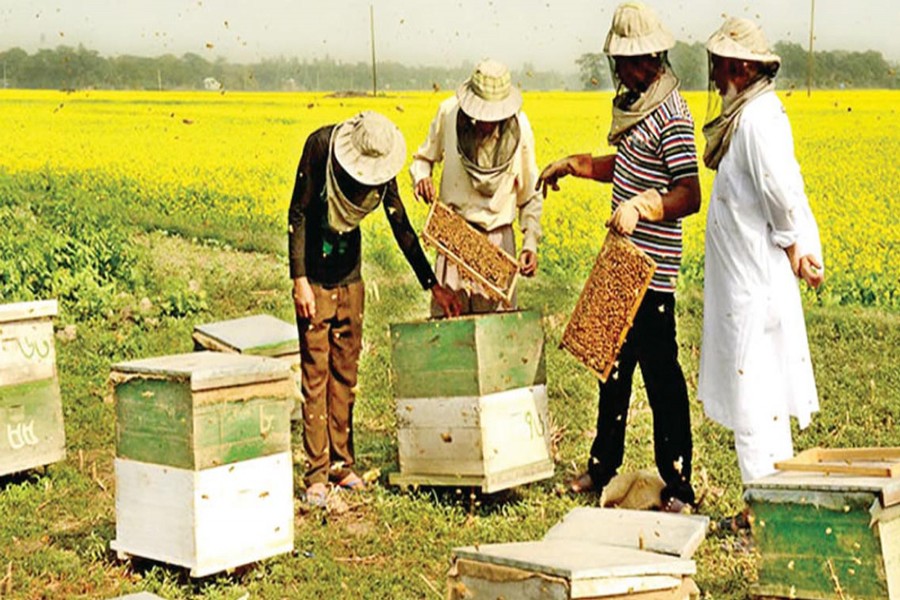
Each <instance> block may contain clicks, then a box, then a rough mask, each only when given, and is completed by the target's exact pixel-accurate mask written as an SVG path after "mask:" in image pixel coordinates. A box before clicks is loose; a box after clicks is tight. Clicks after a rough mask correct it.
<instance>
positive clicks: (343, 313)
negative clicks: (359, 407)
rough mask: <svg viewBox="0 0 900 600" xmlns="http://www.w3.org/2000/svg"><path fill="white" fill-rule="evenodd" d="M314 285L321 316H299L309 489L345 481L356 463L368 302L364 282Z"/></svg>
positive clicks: (318, 310)
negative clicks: (355, 426)
mask: <svg viewBox="0 0 900 600" xmlns="http://www.w3.org/2000/svg"><path fill="white" fill-rule="evenodd" d="M311 287H312V290H313V294H314V295H315V298H316V316H315V318H314V319H312V320H309V319H302V318H299V317H298V318H297V326H298V329H299V333H300V369H301V372H302V374H303V383H302V388H303V447H304V448H303V449H304V450H305V451H306V461H307V464H306V477H305V479H306V485H308V486H309V485H312V484H314V483H325V482H326V481H328V479H329V478H330V479H332V480H335V481H339V480H340V479H342V478H343V477H344V476H345V475H347V473H349V468H350V467H351V466H352V465H353V463H354V452H353V402H354V400H355V398H356V393H355V388H356V382H357V371H358V366H359V353H360V349H361V348H362V324H363V308H364V301H365V289H364V287H363V284H362V282H361V281H357V282H355V283H351V284H349V285H342V286H338V287H335V288H324V287H322V286H320V285H317V284H311Z"/></svg>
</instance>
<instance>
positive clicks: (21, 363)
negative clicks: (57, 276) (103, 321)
mask: <svg viewBox="0 0 900 600" xmlns="http://www.w3.org/2000/svg"><path fill="white" fill-rule="evenodd" d="M56 312H57V303H56V300H43V301H38V302H19V303H15V304H6V305H0V432H2V435H0V475H7V474H9V473H15V472H18V471H24V470H27V469H31V468H34V467H39V466H43V465H47V464H50V463H53V462H56V461H59V460H62V459H63V458H65V456H66V437H65V429H64V427H63V413H62V399H61V397H60V393H59V380H58V377H57V370H56V349H55V346H54V339H53V317H54V316H56Z"/></svg>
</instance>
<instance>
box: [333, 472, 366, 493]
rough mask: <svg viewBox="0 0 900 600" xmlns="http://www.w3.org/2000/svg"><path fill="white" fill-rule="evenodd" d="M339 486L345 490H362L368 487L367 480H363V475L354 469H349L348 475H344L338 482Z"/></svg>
mask: <svg viewBox="0 0 900 600" xmlns="http://www.w3.org/2000/svg"><path fill="white" fill-rule="evenodd" d="M337 486H338V487H339V488H342V489H345V490H350V491H353V492H361V491H362V490H364V489H366V482H365V481H363V479H362V477H360V476H359V475H357V474H356V473H354V472H353V471H349V472H348V473H347V474H346V475H344V477H343V479H341V480H340V481H338V482H337Z"/></svg>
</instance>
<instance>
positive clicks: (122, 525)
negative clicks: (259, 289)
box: [110, 452, 294, 577]
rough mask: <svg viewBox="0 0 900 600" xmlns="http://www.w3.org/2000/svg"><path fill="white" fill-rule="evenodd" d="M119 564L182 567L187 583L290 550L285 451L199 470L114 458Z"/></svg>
mask: <svg viewBox="0 0 900 600" xmlns="http://www.w3.org/2000/svg"><path fill="white" fill-rule="evenodd" d="M110 547H111V548H112V549H113V550H115V551H117V552H118V554H119V557H120V558H123V559H124V558H128V557H130V556H140V557H143V558H149V559H152V560H157V561H160V562H165V563H169V564H173V565H179V566H182V567H187V568H189V569H190V570H191V577H204V576H206V575H210V574H212V573H217V572H219V571H224V570H226V569H231V568H234V567H238V566H241V565H246V564H249V563H252V562H256V561H258V560H262V559H264V558H268V557H270V556H275V555H277V554H282V553H285V552H290V551H291V550H293V548H294V502H293V470H292V464H291V455H290V453H289V452H284V453H281V454H275V455H271V456H265V457H262V458H256V459H252V460H246V461H242V462H237V463H233V464H230V465H223V466H221V467H214V468H211V469H204V470H202V471H191V470H187V469H176V468H173V467H167V466H162V465H155V464H149V463H141V462H137V461H132V460H125V459H121V458H117V459H116V539H115V540H113V541H112V542H111V543H110Z"/></svg>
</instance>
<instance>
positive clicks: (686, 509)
mask: <svg viewBox="0 0 900 600" xmlns="http://www.w3.org/2000/svg"><path fill="white" fill-rule="evenodd" d="M660 510H661V511H662V512H666V513H673V514H676V515H689V514H691V512H692V510H693V509H692V508H691V505H690V504H688V503H687V502H685V501H684V500H679V499H678V498H676V497H675V496H672V497H671V498H669V499H668V500H666V502H665V503H664V504H663V505H662V508H660Z"/></svg>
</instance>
